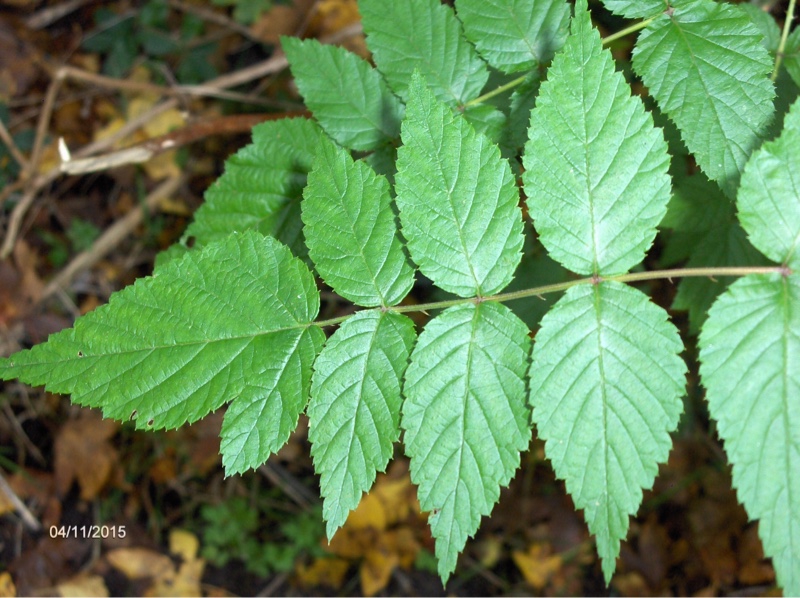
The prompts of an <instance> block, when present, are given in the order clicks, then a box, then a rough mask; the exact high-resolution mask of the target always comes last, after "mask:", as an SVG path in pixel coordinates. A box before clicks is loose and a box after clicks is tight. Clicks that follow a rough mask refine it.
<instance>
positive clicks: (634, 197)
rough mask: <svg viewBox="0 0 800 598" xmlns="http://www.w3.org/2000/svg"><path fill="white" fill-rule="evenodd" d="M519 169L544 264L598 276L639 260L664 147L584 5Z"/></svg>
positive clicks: (649, 231) (543, 96) (544, 93)
mask: <svg viewBox="0 0 800 598" xmlns="http://www.w3.org/2000/svg"><path fill="white" fill-rule="evenodd" d="M523 163H524V165H525V169H526V172H525V174H524V175H523V181H524V184H525V193H526V195H527V196H528V209H529V212H530V214H531V217H532V219H533V221H534V225H535V226H536V230H537V231H538V232H539V238H540V240H541V242H542V244H543V245H544V246H545V247H546V248H547V250H548V251H549V252H550V255H551V257H553V258H554V259H555V260H556V261H558V262H560V263H561V264H563V265H564V266H565V267H567V268H569V269H570V270H572V271H573V272H577V273H579V274H600V275H610V274H619V273H622V272H626V271H627V270H629V269H630V268H631V267H632V266H635V265H636V264H638V263H639V262H641V261H642V259H643V258H644V253H645V251H647V249H648V248H649V247H650V244H651V243H652V242H653V238H654V237H655V235H656V226H657V225H658V223H659V222H660V221H661V219H662V218H663V216H664V214H665V213H666V209H667V202H668V201H669V195H670V179H669V175H668V170H669V155H668V153H667V144H666V142H665V141H664V136H663V134H662V133H661V131H660V130H659V129H656V128H655V126H654V125H653V119H652V117H651V116H650V114H649V113H648V112H646V111H645V109H644V106H643V104H642V102H641V100H640V99H639V98H636V97H631V90H630V86H629V85H628V84H627V83H626V82H625V79H624V77H623V76H622V74H621V73H617V72H616V71H615V70H614V61H613V59H612V57H611V54H610V53H609V52H608V51H607V50H603V48H602V46H601V42H600V35H599V34H598V32H597V30H595V29H593V28H592V24H591V19H590V16H589V12H588V10H587V8H586V1H585V0H579V1H578V3H577V4H576V7H575V18H574V19H573V21H572V34H571V35H570V37H569V38H568V40H567V42H566V44H565V46H564V50H563V52H561V53H560V54H558V55H557V56H556V57H555V59H553V63H552V65H551V66H550V70H549V73H548V81H546V82H545V83H542V85H541V88H540V92H539V97H538V98H537V100H536V107H535V108H534V109H533V112H532V113H531V122H530V130H529V140H528V143H527V144H526V145H525V154H524V156H523Z"/></svg>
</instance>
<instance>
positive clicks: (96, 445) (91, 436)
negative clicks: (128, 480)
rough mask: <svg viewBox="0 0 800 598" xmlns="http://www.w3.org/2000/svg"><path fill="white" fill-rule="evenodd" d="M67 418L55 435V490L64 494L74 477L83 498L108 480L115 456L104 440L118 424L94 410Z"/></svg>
mask: <svg viewBox="0 0 800 598" xmlns="http://www.w3.org/2000/svg"><path fill="white" fill-rule="evenodd" d="M81 413H82V416H81V418H80V419H73V420H68V421H67V422H66V423H65V424H64V425H63V426H61V429H60V430H59V432H58V434H57V435H56V440H55V482H56V491H57V492H58V494H59V495H60V496H64V495H65V494H66V493H67V492H68V491H69V489H70V486H72V483H73V482H74V481H75V480H77V481H78V486H79V487H80V490H81V498H82V499H83V500H92V499H94V498H95V497H96V496H97V495H98V494H99V493H100V491H101V490H102V489H103V487H104V486H105V485H106V484H107V483H108V482H109V480H110V479H111V475H112V473H113V472H114V468H115V467H116V465H117V462H118V460H119V456H118V454H117V451H116V449H115V448H114V447H113V446H111V444H110V443H109V442H108V441H109V439H110V438H111V437H112V436H114V434H115V433H116V432H117V428H119V424H118V423H117V422H115V421H113V420H110V419H103V418H102V417H101V416H100V414H98V413H96V412H94V411H88V410H86V411H82V412H81Z"/></svg>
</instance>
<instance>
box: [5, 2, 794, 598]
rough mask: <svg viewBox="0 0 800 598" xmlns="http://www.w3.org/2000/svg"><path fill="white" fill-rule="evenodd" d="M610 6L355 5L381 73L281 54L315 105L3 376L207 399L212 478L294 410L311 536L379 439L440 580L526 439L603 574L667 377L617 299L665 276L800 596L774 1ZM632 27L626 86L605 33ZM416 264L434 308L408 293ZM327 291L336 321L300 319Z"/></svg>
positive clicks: (788, 236)
mask: <svg viewBox="0 0 800 598" xmlns="http://www.w3.org/2000/svg"><path fill="white" fill-rule="evenodd" d="M604 4H605V8H606V9H608V10H610V11H612V12H614V13H617V14H618V15H621V16H623V17H626V18H637V19H642V20H641V21H638V22H637V23H636V24H634V25H632V26H631V27H628V28H627V29H624V30H621V31H619V32H617V33H615V34H613V35H611V36H609V37H607V38H606V39H605V40H601V37H600V35H599V33H598V31H597V30H596V29H595V28H594V26H593V24H592V20H591V13H590V12H589V10H588V5H587V0H578V1H577V2H576V5H575V6H574V9H573V7H572V5H571V4H569V3H567V2H566V1H565V0H456V2H455V8H454V9H453V8H451V7H449V6H445V5H443V4H441V3H440V2H439V0H395V1H393V2H386V1H385V0H361V1H360V5H359V7H360V10H361V14H362V17H363V26H364V31H365V32H366V35H367V45H368V47H369V49H370V50H371V52H372V57H373V59H374V62H375V65H376V68H375V67H373V66H372V65H371V64H370V63H368V62H367V61H365V60H363V59H362V58H360V57H358V56H356V55H355V54H352V53H349V52H347V51H346V50H344V49H342V48H338V47H333V46H326V45H321V44H319V43H318V42H316V41H311V40H308V41H301V40H299V39H288V38H287V39H284V41H283V48H284V50H285V52H286V54H287V57H288V59H289V63H290V65H291V68H292V71H293V74H294V76H295V78H296V82H297V86H298V88H299V90H300V92H301V93H302V95H303V96H304V98H305V101H306V104H307V106H308V107H309V109H310V110H311V111H312V113H313V114H314V119H313V120H311V119H308V120H307V119H293V120H284V121H274V122H269V123H265V124H262V125H259V126H257V127H256V128H255V129H254V130H253V141H252V143H251V144H250V145H249V146H247V147H245V148H244V149H242V150H241V151H240V152H238V153H237V154H236V155H235V156H233V157H232V158H230V160H229V161H228V163H227V165H226V169H225V173H224V174H223V175H222V177H221V178H220V179H219V180H218V181H217V182H216V183H215V184H214V185H212V187H211V188H210V189H209V190H208V192H207V194H206V202H205V204H204V205H203V206H202V207H201V208H200V209H199V211H198V212H197V214H196V216H195V220H194V222H193V223H192V225H191V226H190V227H189V229H188V230H187V233H186V237H185V241H186V242H185V243H184V244H182V245H179V246H176V247H175V248H173V249H172V250H170V251H169V252H168V254H167V255H165V256H164V257H163V259H161V260H160V261H159V264H158V266H157V268H156V270H155V273H154V275H153V276H151V277H149V278H146V279H142V280H139V281H138V282H136V283H135V284H134V285H132V286H131V287H129V288H126V289H124V290H122V291H120V292H118V293H116V294H115V295H114V296H112V297H111V300H110V302H109V304H108V305H107V306H104V307H101V308H99V309H97V310H95V311H94V312H92V313H90V314H88V315H86V316H83V317H82V318H80V319H79V320H77V321H76V322H75V326H74V328H72V329H69V330H66V331H64V332H61V333H59V334H56V335H54V336H52V337H51V338H50V339H49V340H48V341H47V342H46V343H44V344H41V345H39V346H36V347H33V348H32V349H30V350H27V351H22V352H20V353H17V354H16V355H13V356H11V357H10V358H7V359H4V360H2V361H0V376H2V378H3V379H6V380H8V379H11V378H19V379H20V380H23V381H25V382H27V383H31V384H44V385H45V386H46V387H47V388H48V389H49V390H51V391H53V392H59V393H69V394H71V395H72V400H73V401H74V402H75V403H78V404H81V405H89V406H94V407H100V408H102V410H103V413H104V414H105V416H106V417H110V418H115V419H119V420H135V422H136V425H137V426H138V427H141V428H148V429H154V428H174V427H177V426H181V425H183V424H185V423H187V422H192V421H195V420H197V419H199V418H202V417H203V416H205V415H206V414H208V413H209V412H211V411H213V410H215V409H219V408H221V407H223V405H226V404H227V410H226V412H225V417H224V424H223V427H222V432H221V436H222V442H221V453H222V458H223V463H224V466H225V468H226V471H227V472H228V473H230V474H233V473H237V472H243V471H245V470H248V469H250V468H254V467H257V466H258V465H260V464H261V463H263V462H264V461H265V460H266V459H267V458H268V457H269V455H270V454H271V453H273V452H275V451H276V450H278V449H279V448H280V447H281V445H282V444H283V443H284V442H286V440H287V439H288V437H289V435H290V433H291V432H292V430H293V429H294V427H295V426H296V424H297V421H298V417H299V415H300V414H301V413H302V412H303V411H305V412H306V413H307V414H308V417H309V420H310V432H309V436H310V440H311V443H312V454H313V458H314V464H315V467H316V470H317V472H318V473H319V475H320V477H321V492H322V495H323V497H324V508H323V515H324V518H325V520H326V521H327V529H328V534H329V535H332V534H334V533H335V532H336V530H337V528H338V527H339V526H341V525H342V523H343V522H344V521H345V519H346V518H347V515H348V513H349V512H350V511H351V510H352V509H353V508H355V507H356V505H357V504H358V502H359V501H360V499H361V496H362V493H363V492H365V491H368V490H369V489H370V486H371V485H372V483H373V481H374V479H375V476H376V472H377V471H382V470H384V468H385V467H386V465H387V463H388V461H389V459H390V458H391V455H392V451H393V444H394V443H395V442H397V441H398V440H401V441H402V444H403V447H404V451H405V453H406V455H408V456H409V457H410V463H411V465H410V467H411V476H412V480H413V482H414V483H415V484H416V485H417V487H418V495H419V499H420V503H421V505H422V508H423V509H424V510H426V511H428V512H429V513H430V517H429V521H430V526H431V529H432V532H433V535H434V537H435V539H436V555H437V557H438V560H439V573H440V574H441V577H442V579H443V580H446V579H447V578H448V577H449V575H450V574H451V573H452V572H453V571H454V569H455V567H456V560H457V557H458V555H459V553H460V552H461V551H462V550H463V548H464V545H465V543H466V541H467V538H468V537H470V536H472V535H473V534H474V533H475V532H476V530H477V529H478V526H479V522H480V519H481V517H482V516H483V515H487V514H489V513H490V512H491V510H492V507H493V505H494V504H495V503H496V502H497V500H498V497H499V494H500V489H501V487H503V486H504V485H506V484H508V483H509V481H510V480H511V478H512V476H513V475H514V472H515V470H516V468H517V467H518V465H519V463H520V452H521V451H523V450H525V449H526V448H527V447H528V444H529V441H530V439H531V435H532V431H533V429H534V428H535V430H536V434H538V436H539V438H541V439H543V440H544V441H545V452H546V455H547V457H548V458H549V459H550V461H551V462H552V464H553V467H554V469H555V472H556V474H557V476H558V477H559V478H562V479H564V480H565V482H566V488H567V491H568V492H569V493H570V494H571V496H572V498H573V500H574V503H575V506H576V507H577V508H578V509H581V510H583V512H584V515H585V518H586V521H587V523H588V526H589V529H590V531H591V532H592V534H594V536H595V537H596V545H597V550H598V553H599V555H600V557H601V559H602V566H603V571H604V573H605V577H606V580H608V579H610V577H611V575H612V574H613V572H614V568H615V559H616V557H617V556H618V554H619V551H620V541H621V540H623V539H624V538H625V536H626V533H627V530H628V524H629V518H630V516H631V515H632V514H634V513H636V511H637V510H638V508H639V505H640V503H641V501H642V491H643V489H647V488H650V487H651V486H652V484H653V481H654V478H655V476H656V474H657V470H658V464H659V463H663V462H664V461H665V460H666V458H667V455H668V453H669V450H670V447H671V444H672V442H671V439H670V432H671V431H673V430H675V429H676V426H677V424H678V419H679V417H680V414H681V412H682V410H683V402H682V398H683V395H684V387H685V373H686V369H687V368H686V365H685V364H684V361H683V359H682V357H681V353H682V352H683V349H684V340H683V339H682V337H681V335H680V334H679V331H678V329H677V328H676V327H675V325H673V324H672V323H671V321H670V319H669V316H668V314H667V312H666V311H665V310H664V309H663V308H662V307H660V306H658V305H656V304H655V303H654V302H653V301H652V300H651V299H650V298H649V297H648V296H647V295H646V294H645V293H644V292H642V291H641V290H639V289H637V288H634V287H633V286H630V284H629V283H634V282H637V281H644V280H652V279H659V278H660V279H667V278H669V279H676V280H678V279H680V280H678V292H677V296H676V299H675V303H674V305H673V307H674V308H675V309H681V310H688V311H689V314H690V323H691V327H692V329H693V331H694V332H696V331H699V333H700V335H699V347H700V352H699V361H700V372H701V375H702V382H703V384H704V386H705V388H706V389H707V392H706V397H707V402H708V407H709V411H710V414H711V416H712V417H713V419H714V420H715V421H716V424H717V430H718V432H719V435H720V437H721V438H722V440H723V441H724V445H725V450H726V452H727V455H728V458H729V459H730V462H731V464H732V466H733V483H734V485H735V488H736V490H737V492H738V496H739V499H740V500H741V502H742V503H743V504H744V506H745V508H746V510H747V512H748V514H749V516H750V517H751V518H753V519H758V520H759V533H760V535H761V539H762V541H763V545H764V550H765V552H766V554H767V555H768V556H770V557H771V558H772V559H773V562H774V565H775V569H776V571H777V577H778V583H779V584H780V585H781V586H782V587H783V588H784V590H785V591H786V592H787V593H788V594H800V475H799V474H798V472H800V273H798V270H799V269H800V249H798V245H800V101H794V103H792V102H793V100H794V98H795V97H796V96H797V93H798V90H797V85H798V84H800V33H798V31H800V29H796V30H795V31H794V32H793V33H791V35H790V32H791V26H790V25H791V21H792V18H791V15H792V13H793V11H794V4H795V2H794V0H791V2H790V4H789V13H788V14H789V16H787V19H786V24H785V26H784V28H783V30H782V31H781V30H780V29H779V27H778V24H777V23H776V22H775V21H774V19H773V18H772V17H771V16H770V15H769V14H767V13H765V12H763V11H761V10H759V9H757V8H755V7H754V6H751V5H742V4H731V3H726V2H715V1H713V0H604ZM573 13H574V14H573ZM637 31H639V32H640V33H639V37H638V40H637V41H636V44H635V48H634V51H633V61H632V72H633V73H634V74H635V76H636V77H638V78H640V80H641V84H642V85H643V87H642V86H640V85H638V84H637V88H643V89H645V90H646V92H647V93H646V94H644V95H646V98H645V99H642V97H641V95H633V94H632V90H631V85H630V83H629V82H627V81H626V79H625V77H624V76H623V74H622V72H620V71H619V70H617V66H616V65H615V61H614V59H613V58H612V55H611V53H610V51H609V50H608V49H607V48H606V47H604V46H607V45H609V44H610V43H612V42H613V41H614V40H617V39H620V38H622V37H626V36H629V35H633V34H634V33H635V32H637ZM773 57H774V58H773ZM548 65H549V66H548ZM784 67H785V68H784ZM776 89H777V93H776ZM523 193H524V194H523ZM521 198H523V201H521ZM528 218H529V219H530V221H531V222H532V225H533V226H532V227H531V225H530V222H526V220H527V219H528ZM659 226H661V227H662V231H661V232H660V233H659V231H658V230H657V229H658V227H659ZM534 230H535V233H534ZM657 234H658V235H660V236H659V241H658V243H657V247H658V251H657V252H654V253H655V255H652V256H650V257H649V258H648V260H647V267H646V268H645V267H644V266H643V265H642V262H643V260H644V258H645V256H646V254H647V252H648V251H649V249H650V248H651V246H652V245H653V243H654V239H655V238H656V236H657ZM190 239H191V240H193V245H192V248H191V249H190V248H189V243H188V240H190ZM678 264H681V265H685V266H686V267H684V268H680V269H669V270H667V269H660V268H662V267H663V266H673V265H678ZM417 271H418V272H419V274H420V275H423V276H425V277H426V278H427V279H429V280H430V281H431V282H432V283H433V284H434V285H435V286H436V287H437V288H438V289H440V290H441V291H442V292H446V293H449V296H447V297H444V296H443V295H442V296H440V298H441V300H440V301H437V302H434V303H428V304H422V305H413V304H408V303H406V304H404V303H403V300H404V298H405V297H406V296H407V294H408V293H409V291H410V290H411V288H412V287H413V286H414V284H415V280H416V279H417V274H416V272H417ZM712 277H717V278H718V280H719V282H718V281H717V280H715V279H713V278H712ZM737 278H738V279H737ZM320 279H321V280H322V281H324V282H325V283H326V284H327V285H329V287H331V288H332V289H333V290H334V291H335V292H336V293H337V294H338V295H339V296H341V297H343V298H345V299H347V300H349V301H351V302H352V303H354V304H355V305H356V306H358V309H357V310H356V312H355V313H354V314H352V315H348V316H342V317H337V318H334V319H328V320H318V319H317V316H318V312H319V307H320V294H319V291H318V280H320ZM734 280H735V281H734ZM556 292H563V295H561V296H560V298H558V300H557V301H556V302H555V303H554V304H553V305H552V306H550V307H549V310H546V309H542V308H537V309H528V308H527V307H526V306H525V305H524V304H525V302H521V301H518V300H520V299H525V298H529V302H539V299H537V298H536V297H537V296H540V295H544V294H547V293H556ZM511 301H513V305H514V310H513V311H512V309H511V308H509V307H508V306H507V305H505V303H506V302H511ZM538 304H541V302H539V303H538ZM538 304H537V305H538ZM543 305H545V308H546V307H547V304H543ZM435 310H441V311H437V313H435V315H433V317H432V318H431V319H430V320H429V321H428V323H427V324H426V325H425V326H424V328H423V329H422V330H417V328H416V327H415V325H414V323H413V322H412V320H411V319H409V317H408V316H406V315H405V314H406V313H408V312H412V311H428V312H431V311H435ZM537 310H538V311H537ZM545 310H546V313H545V314H544V315H543V317H540V316H542V311H545ZM518 314H519V315H518ZM522 318H524V320H523V319H522ZM337 326H338V327H337ZM531 330H533V331H534V332H535V333H536V334H535V338H534V339H533V340H532V334H531ZM325 331H327V332H329V333H331V334H330V336H329V337H327V339H326V332H325Z"/></svg>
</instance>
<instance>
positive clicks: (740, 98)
mask: <svg viewBox="0 0 800 598" xmlns="http://www.w3.org/2000/svg"><path fill="white" fill-rule="evenodd" d="M761 40H762V35H761V33H760V32H759V30H758V29H757V28H756V26H755V25H753V24H752V22H751V21H750V18H749V17H748V16H747V15H746V14H745V13H744V12H743V11H741V10H739V9H738V8H736V7H734V6H731V5H729V4H726V3H717V2H713V1H712V0H692V1H688V2H684V3H682V4H680V5H679V6H675V7H673V10H672V11H671V14H667V13H664V14H662V15H661V16H660V17H658V18H657V19H656V20H655V21H653V23H651V24H650V25H648V27H647V28H646V29H645V30H644V32H643V33H642V35H641V36H640V38H639V42H638V43H637V45H636V49H635V51H634V55H633V66H634V69H635V70H636V72H637V73H638V74H639V75H640V76H641V77H642V80H643V81H644V83H645V85H647V87H648V88H649V90H650V93H651V94H652V95H653V97H655V99H656V101H657V102H658V105H659V107H660V108H661V110H662V111H663V112H665V113H666V114H667V116H669V117H670V118H671V119H672V120H673V121H674V122H675V124H676V125H677V126H678V128H679V129H680V131H681V137H682V138H683V140H684V142H685V143H686V147H687V148H689V151H690V152H692V153H693V154H694V156H695V158H696V159H697V163H698V164H699V165H700V168H702V169H703V172H705V174H706V175H707V176H708V177H709V178H710V179H712V180H714V181H716V182H717V183H718V184H719V185H720V187H721V188H722V190H723V191H724V192H725V193H726V194H727V195H728V196H729V197H734V196H735V192H736V187H737V186H738V184H739V177H740V175H741V171H742V169H743V168H744V165H745V163H746V162H747V159H748V158H749V157H750V154H751V153H752V152H753V150H754V149H755V148H756V147H758V145H759V144H760V143H761V141H762V138H763V135H764V133H765V132H766V129H767V127H768V125H769V122H770V119H771V118H772V115H773V113H774V107H773V103H772V100H773V98H774V96H775V92H774V88H773V85H772V82H771V81H770V80H769V73H770V71H771V70H772V60H771V59H770V56H769V53H768V52H767V50H766V49H765V48H764V46H763V45H762V44H761Z"/></svg>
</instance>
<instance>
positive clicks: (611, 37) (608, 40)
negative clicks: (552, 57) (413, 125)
mask: <svg viewBox="0 0 800 598" xmlns="http://www.w3.org/2000/svg"><path fill="white" fill-rule="evenodd" d="M794 1H795V0H792V3H794ZM654 20H655V17H651V18H649V19H645V20H644V21H639V22H638V23H635V24H633V25H631V26H630V27H626V28H625V29H622V30H620V31H617V32H616V33H612V34H611V35H609V36H608V37H604V38H603V45H604V46H607V45H609V44H611V43H613V42H615V41H617V40H618V39H622V38H623V37H625V36H626V35H630V34H631V33H636V32H637V31H641V30H642V29H644V28H645V27H647V26H648V25H649V24H650V23H652V22H653V21H654ZM527 78H528V75H522V76H521V77H517V78H516V79H514V80H513V81H509V82H508V83H504V84H503V85H501V86H500V87H497V88H495V89H493V90H492V91H488V92H486V93H485V94H483V95H482V96H478V97H477V98H475V99H472V100H470V101H469V102H465V103H464V105H463V106H462V109H464V108H469V107H470V106H477V105H478V104H482V103H483V102H485V101H486V100H489V99H491V98H493V97H495V96H498V95H500V94H501V93H503V92H505V91H508V90H509V89H514V88H515V87H516V86H517V85H519V84H521V83H522V82H523V81H525V79H527Z"/></svg>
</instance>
